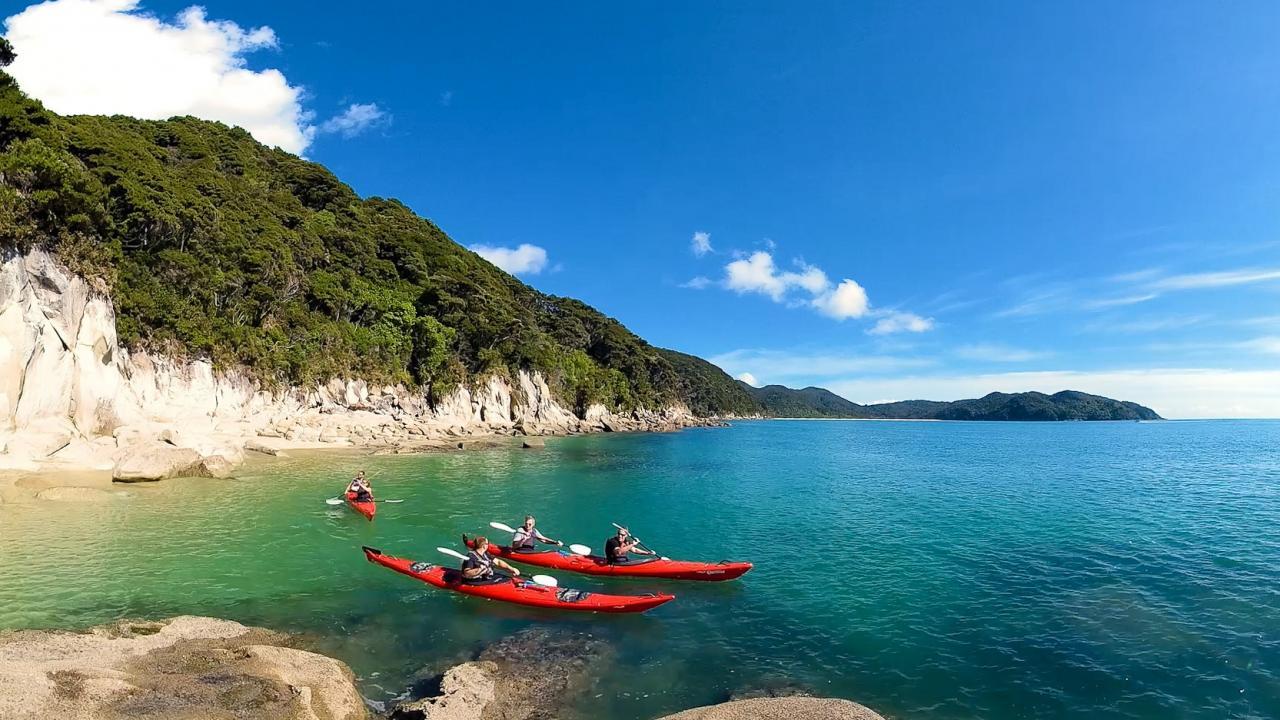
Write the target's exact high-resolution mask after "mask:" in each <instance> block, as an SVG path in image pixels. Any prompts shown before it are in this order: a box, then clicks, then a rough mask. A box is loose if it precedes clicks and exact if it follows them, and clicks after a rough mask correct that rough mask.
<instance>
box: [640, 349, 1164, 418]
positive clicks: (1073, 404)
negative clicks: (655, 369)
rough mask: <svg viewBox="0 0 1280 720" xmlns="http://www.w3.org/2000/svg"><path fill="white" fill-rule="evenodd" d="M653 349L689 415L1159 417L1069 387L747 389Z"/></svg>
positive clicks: (697, 361)
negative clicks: (952, 396) (965, 396)
mask: <svg viewBox="0 0 1280 720" xmlns="http://www.w3.org/2000/svg"><path fill="white" fill-rule="evenodd" d="M658 352H659V353H661V354H662V356H663V357H664V358H665V359H666V360H667V362H669V363H670V364H671V366H672V367H674V368H676V370H677V372H678V373H679V376H680V377H681V378H682V380H683V383H682V385H681V387H680V392H681V395H682V397H684V399H685V401H686V402H687V403H688V404H689V408H690V410H692V411H693V412H694V413H695V414H732V415H737V416H739V417H748V416H760V417H778V418H848V419H867V420H1160V419H1162V418H1161V417H1160V415H1158V414H1157V413H1156V411H1154V410H1152V409H1151V408H1149V407H1145V406H1142V405H1139V404H1137V403H1134V402H1126V401H1122V400H1113V399H1111V398H1107V397H1102V396H1100V395H1090V394H1089V393H1083V392H1077V391H1075V390H1064V391H1062V392H1058V393H1054V394H1053V395H1046V394H1044V393H1039V392H1023V393H1012V394H1010V393H998V392H993V393H991V394H989V395H986V396H984V397H981V398H977V399H973V400H956V401H954V402H940V401H936V400H903V401H901V402H892V403H880V404H876V405H859V404H858V403H855V402H851V401H849V400H846V399H845V398H842V397H840V396H839V395H836V394H835V393H833V392H831V391H830V390H827V389H825V388H819V387H807V388H803V389H801V390H796V389H794V388H789V387H785V386H783V385H766V386H764V387H760V388H757V387H752V386H751V385H748V384H746V383H744V382H742V381H741V380H735V379H733V378H732V377H730V376H729V374H728V373H726V372H725V371H724V370H722V369H721V368H720V367H718V366H716V365H714V364H712V363H710V362H708V361H706V360H703V359H702V358H700V357H696V356H694V355H687V354H685V353H680V352H676V351H674V350H663V349H659V351H658Z"/></svg>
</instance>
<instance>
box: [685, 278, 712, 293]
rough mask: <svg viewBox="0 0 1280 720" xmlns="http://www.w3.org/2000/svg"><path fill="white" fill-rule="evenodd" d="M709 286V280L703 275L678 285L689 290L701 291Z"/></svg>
mask: <svg viewBox="0 0 1280 720" xmlns="http://www.w3.org/2000/svg"><path fill="white" fill-rule="evenodd" d="M710 285H711V278H709V277H706V276H705V275H698V276H696V277H691V278H689V279H688V280H686V281H684V282H682V283H680V287H682V288H689V289H690V290H703V289H705V288H707V287H709V286H710Z"/></svg>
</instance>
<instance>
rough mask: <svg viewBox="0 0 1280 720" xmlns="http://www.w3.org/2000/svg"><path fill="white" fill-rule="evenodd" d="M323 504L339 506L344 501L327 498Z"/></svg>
mask: <svg viewBox="0 0 1280 720" xmlns="http://www.w3.org/2000/svg"><path fill="white" fill-rule="evenodd" d="M324 502H325V504H326V505H341V504H342V503H343V502H345V501H344V500H343V499H342V498H329V499H327V500H325V501H324Z"/></svg>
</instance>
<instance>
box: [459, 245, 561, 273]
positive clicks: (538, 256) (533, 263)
mask: <svg viewBox="0 0 1280 720" xmlns="http://www.w3.org/2000/svg"><path fill="white" fill-rule="evenodd" d="M471 250H472V252H474V253H476V254H477V255H479V256H480V257H482V258H484V259H485V260H488V261H489V262H491V263H493V264H494V265H497V266H498V267H500V268H502V269H503V270H506V271H507V272H509V273H511V274H512V275H537V274H538V273H540V272H542V271H543V270H544V269H545V268H546V267H547V251H546V250H544V249H542V248H540V247H538V246H537V245H530V244H529V243H521V244H520V245H519V246H518V247H514V248H508V247H494V246H490V245H472V246H471Z"/></svg>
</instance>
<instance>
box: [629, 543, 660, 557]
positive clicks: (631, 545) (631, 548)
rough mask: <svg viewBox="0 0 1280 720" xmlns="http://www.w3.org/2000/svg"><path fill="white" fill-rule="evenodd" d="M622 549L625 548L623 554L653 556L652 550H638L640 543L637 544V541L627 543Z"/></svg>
mask: <svg viewBox="0 0 1280 720" xmlns="http://www.w3.org/2000/svg"><path fill="white" fill-rule="evenodd" d="M623 547H624V548H626V549H625V550H624V551H623V552H624V553H635V554H637V555H653V554H655V553H654V552H653V551H652V550H643V549H641V548H640V542H639V541H638V540H637V541H635V542H629V543H627V544H626V545H624V546H623Z"/></svg>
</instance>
